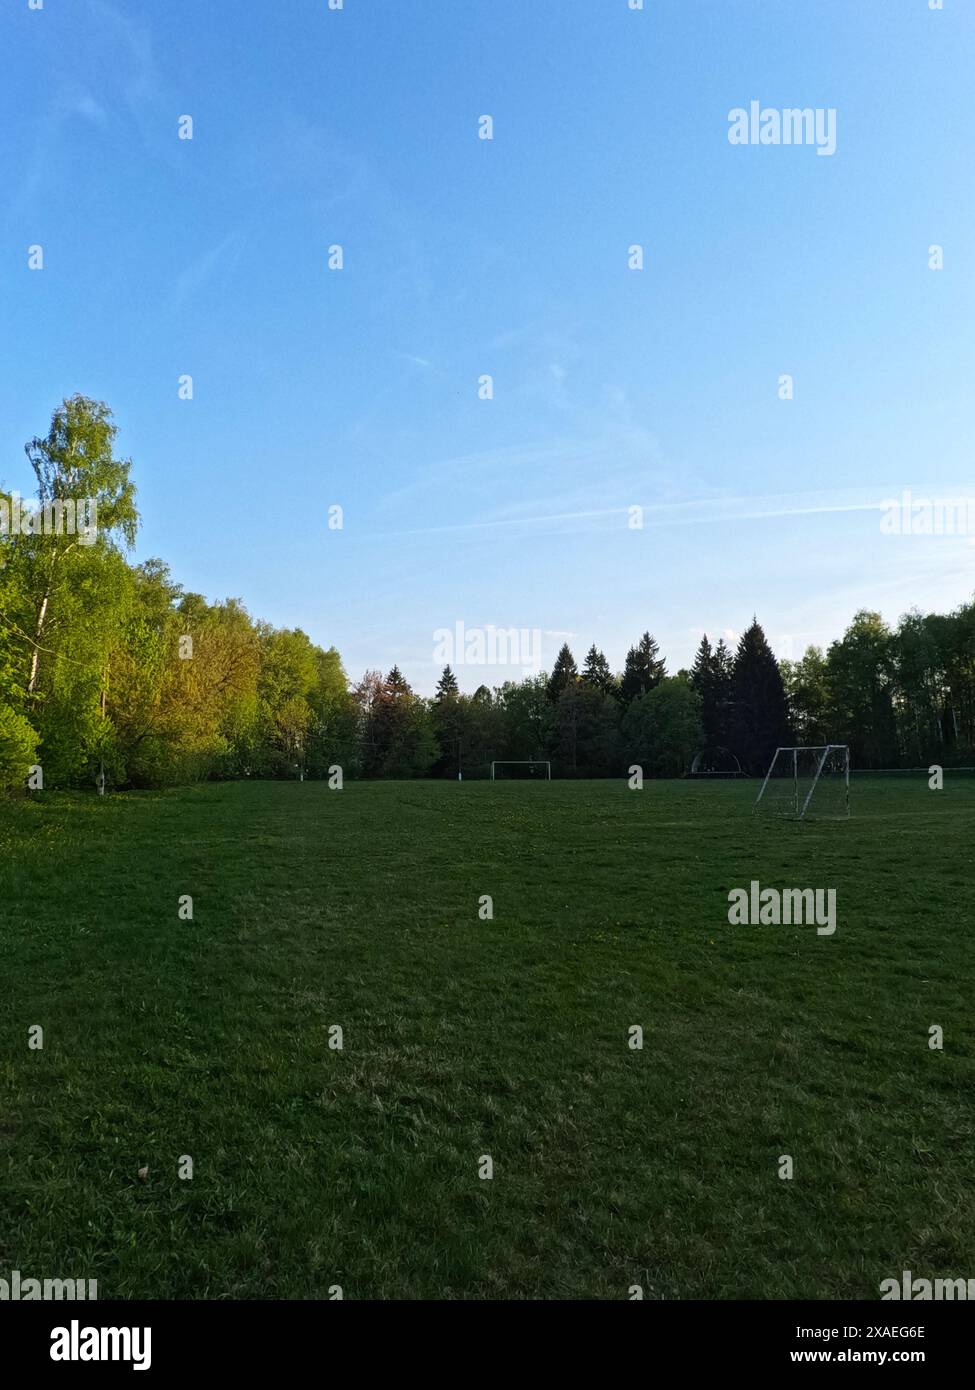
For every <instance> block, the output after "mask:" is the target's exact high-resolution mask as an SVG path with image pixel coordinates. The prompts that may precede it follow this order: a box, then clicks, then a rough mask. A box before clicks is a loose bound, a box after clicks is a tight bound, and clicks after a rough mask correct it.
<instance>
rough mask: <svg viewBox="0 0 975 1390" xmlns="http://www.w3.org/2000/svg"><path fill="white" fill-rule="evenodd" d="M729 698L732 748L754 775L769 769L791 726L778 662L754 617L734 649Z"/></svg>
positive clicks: (790, 732)
mask: <svg viewBox="0 0 975 1390" xmlns="http://www.w3.org/2000/svg"><path fill="white" fill-rule="evenodd" d="M732 700H733V707H732V720H731V749H732V751H733V752H734V753H735V754H736V755H737V757H738V759H739V761H740V762H741V765H742V768H743V769H744V771H745V772H750V773H752V774H753V775H756V776H757V775H758V774H759V773H762V772H765V771H766V770H767V769H768V766H769V763H770V762H771V760H772V757H773V754H774V753H775V750H776V748H778V747H779V746H780V745H785V744H788V743H790V742H791V741H792V730H791V727H790V722H789V702H788V700H787V698H786V693H785V686H784V685H783V683H782V675H781V673H780V671H779V664H778V662H777V661H776V659H775V655H774V653H773V651H772V648H771V647H770V646H769V644H768V641H767V640H766V637H765V633H764V632H763V631H762V629H761V627H760V626H759V624H758V622H757V621H755V620H753V621H752V625H751V627H749V628H748V630H747V631H746V632H745V633H743V634H742V638H741V641H740V642H739V643H738V650H737V652H736V653H735V665H734V672H733V678H732ZM830 741H831V742H833V743H839V742H842V740H840V739H832V740H830Z"/></svg>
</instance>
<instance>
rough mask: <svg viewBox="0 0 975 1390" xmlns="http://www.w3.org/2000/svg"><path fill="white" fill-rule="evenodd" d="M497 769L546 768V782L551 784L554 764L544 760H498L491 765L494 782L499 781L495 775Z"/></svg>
mask: <svg viewBox="0 0 975 1390" xmlns="http://www.w3.org/2000/svg"><path fill="white" fill-rule="evenodd" d="M496 767H544V769H545V778H546V780H547V781H549V782H551V780H552V764H551V763H550V762H547V761H546V760H545V759H544V758H498V759H497V760H496V761H495V762H493V763H492V764H491V781H492V782H494V781H497V778H496V777H495V775H494V769H495V768H496Z"/></svg>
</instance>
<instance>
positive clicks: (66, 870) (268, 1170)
mask: <svg viewBox="0 0 975 1390" xmlns="http://www.w3.org/2000/svg"><path fill="white" fill-rule="evenodd" d="M755 792H756V786H755V784H753V783H739V784H733V783H726V784H720V783H701V784H690V783H686V782H658V783H649V784H648V785H647V787H646V789H645V790H644V791H643V792H640V793H638V792H631V791H629V790H628V789H627V787H626V785H625V783H611V782H579V783H572V782H552V783H525V782H512V783H500V784H491V783H465V784H462V785H458V784H455V783H449V782H446V783H432V782H415V783H406V782H400V783H371V784H352V785H347V786H346V789H345V790H344V791H342V792H332V791H329V790H328V789H327V787H326V786H325V785H324V784H322V783H304V784H295V783H262V784H222V785H206V786H199V787H195V788H191V789H188V790H187V789H183V790H179V791H173V792H164V793H137V794H129V795H117V796H108V797H105V798H103V799H98V798H96V797H94V796H87V795H85V796H82V795H71V794H46V795H45V796H44V797H43V798H41V799H37V800H34V801H32V802H20V803H6V804H0V851H2V853H0V977H2V985H0V1011H2V1012H0V1075H2V1080H3V1088H2V1109H0V1179H2V1186H3V1197H2V1203H0V1275H3V1276H4V1277H9V1274H8V1271H9V1270H12V1269H19V1270H20V1271H21V1272H22V1275H23V1276H24V1277H27V1276H28V1275H29V1276H33V1277H40V1278H43V1277H52V1278H53V1277H65V1278H67V1277H77V1278H82V1277H85V1278H97V1280H98V1285H99V1297H101V1298H143V1297H146V1298H148V1297H157V1298H260V1297H268V1298H322V1297H327V1296H328V1289H329V1287H330V1286H332V1285H335V1284H338V1285H341V1287H342V1289H343V1290H344V1295H345V1297H346V1298H405V1299H418V1298H616V1299H620V1298H626V1297H627V1296H628V1289H629V1287H630V1285H632V1284H639V1285H641V1286H642V1287H643V1288H644V1291H645V1296H646V1297H647V1298H664V1299H673V1298H778V1299H780V1298H797V1297H803V1298H836V1297H843V1298H868V1299H872V1298H876V1297H878V1285H879V1283H880V1281H881V1279H884V1278H887V1277H889V1276H894V1275H898V1274H899V1272H900V1271H901V1270H902V1269H910V1270H912V1271H913V1272H914V1274H915V1275H917V1276H923V1277H948V1276H956V1277H957V1276H961V1277H968V1276H975V1201H973V1195H975V1142H973V1140H975V1121H973V1095H975V1065H973V1062H975V1042H973V1029H972V982H973V979H975V971H973V955H975V946H973V882H975V878H973V857H975V782H965V781H958V782H952V781H950V780H949V784H948V788H947V790H945V791H944V792H943V793H934V792H930V791H928V789H927V785H926V780H925V779H924V778H914V779H909V780H908V779H892V780H881V779H879V778H877V779H863V778H859V779H857V780H856V782H855V785H854V791H853V796H854V816H853V819H851V820H850V821H849V822H846V823H840V824H836V823H823V824H812V823H811V824H806V825H803V826H797V825H794V824H781V823H765V822H761V821H755V820H754V819H753V818H752V817H751V815H750V807H751V801H752V799H753V798H754V796H755ZM752 879H759V880H760V881H761V883H762V885H763V886H765V885H769V886H778V887H835V888H836V889H837V893H838V927H837V931H836V933H835V935H833V936H831V937H826V936H822V937H821V936H819V935H817V933H816V930H815V928H814V927H799V928H793V927H773V926H765V927H762V926H747V927H746V926H741V927H732V926H729V925H728V922H727V913H728V900H727V895H728V891H729V889H731V888H733V887H747V885H748V884H749V882H750V881H751V880H752ZM182 894H191V895H192V897H193V903H194V915H193V920H192V921H182V920H180V919H179V916H178V911H177V907H178V899H179V897H180V895H182ZM483 894H490V895H491V897H492V898H493V901H494V919H493V921H482V920H479V917H478V900H479V898H480V897H481V895H483ZM34 1024H41V1025H42V1026H43V1028H44V1047H43V1050H29V1049H28V1045H27V1043H28V1028H29V1027H30V1026H31V1025H34ZM333 1024H339V1025H341V1027H342V1028H343V1030H344V1048H343V1050H341V1051H338V1050H332V1049H330V1048H329V1045H328V1040H329V1031H328V1030H329V1027H330V1025H333ZM633 1024H639V1025H642V1027H643V1028H644V1030H645V1040H644V1046H643V1049H642V1051H636V1050H631V1049H630V1048H629V1046H628V1029H629V1028H630V1026H631V1025H633ZM932 1024H939V1025H941V1026H942V1027H943V1028H944V1036H945V1044H944V1050H943V1051H935V1050H931V1049H930V1048H929V1046H928V1029H929V1027H930V1026H931V1025H932ZM483 1154H490V1155H491V1156H492V1158H493V1161H494V1177H493V1179H492V1180H490V1181H482V1180H480V1179H479V1177H478V1161H479V1158H480V1156H481V1155H483ZM781 1154H790V1155H792V1157H793V1159H794V1163H795V1176H794V1178H793V1179H792V1180H791V1181H783V1180H781V1179H780V1178H779V1176H778V1160H779V1156H780V1155H781ZM181 1155H190V1156H191V1157H192V1159H193V1162H194V1176H193V1178H192V1180H191V1181H186V1180H180V1178H179V1177H178V1175H177V1165H178V1160H179V1159H180V1156H181ZM145 1166H147V1167H148V1170H149V1171H148V1175H147V1177H146V1178H145V1179H144V1180H140V1178H139V1176H138V1170H139V1169H140V1168H142V1167H145Z"/></svg>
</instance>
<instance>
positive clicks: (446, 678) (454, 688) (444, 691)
mask: <svg viewBox="0 0 975 1390" xmlns="http://www.w3.org/2000/svg"><path fill="white" fill-rule="evenodd" d="M459 694H460V686H459V685H458V684H457V677H456V676H455V675H454V673H453V671H452V670H451V669H450V667H449V666H445V667H444V668H443V675H442V676H441V677H440V679H439V680H438V681H437V693H436V695H435V696H434V699H436V700H446V699H447V698H448V697H450V696H456V695H459Z"/></svg>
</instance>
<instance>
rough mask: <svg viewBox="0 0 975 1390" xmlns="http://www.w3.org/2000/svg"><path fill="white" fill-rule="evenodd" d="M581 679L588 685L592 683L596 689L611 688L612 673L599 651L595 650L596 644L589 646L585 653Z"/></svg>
mask: <svg viewBox="0 0 975 1390" xmlns="http://www.w3.org/2000/svg"><path fill="white" fill-rule="evenodd" d="M582 679H583V680H584V681H587V682H588V683H589V684H590V685H594V686H595V687H596V689H597V690H611V689H612V686H613V673H612V671H611V670H610V669H609V662H608V661H607V660H606V658H605V656H603V654H602V652H601V651H597V649H596V644H595V643H593V645H592V646H591V647H590V648H589V651H588V652H587V653H586V664H585V665H584V666H583V668H582Z"/></svg>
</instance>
